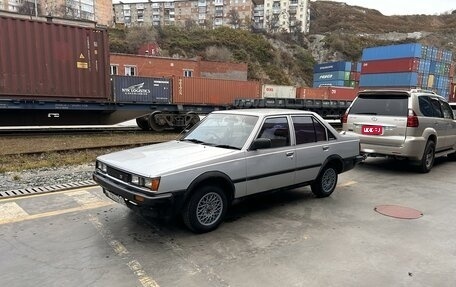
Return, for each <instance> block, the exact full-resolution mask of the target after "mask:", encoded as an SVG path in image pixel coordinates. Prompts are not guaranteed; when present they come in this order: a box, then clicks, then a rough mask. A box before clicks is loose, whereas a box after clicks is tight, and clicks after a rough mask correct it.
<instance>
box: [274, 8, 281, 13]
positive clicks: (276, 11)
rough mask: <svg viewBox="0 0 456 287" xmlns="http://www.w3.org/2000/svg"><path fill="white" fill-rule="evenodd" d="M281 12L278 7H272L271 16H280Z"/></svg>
mask: <svg viewBox="0 0 456 287" xmlns="http://www.w3.org/2000/svg"><path fill="white" fill-rule="evenodd" d="M280 12H282V10H280V7H272V14H280Z"/></svg>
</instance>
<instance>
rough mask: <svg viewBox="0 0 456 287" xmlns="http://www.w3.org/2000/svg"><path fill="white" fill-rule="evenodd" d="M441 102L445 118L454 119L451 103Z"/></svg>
mask: <svg viewBox="0 0 456 287" xmlns="http://www.w3.org/2000/svg"><path fill="white" fill-rule="evenodd" d="M441 104H442V111H443V117H444V118H445V119H451V120H453V119H454V115H453V110H452V109H451V107H450V105H449V104H448V103H446V102H443V101H442V102H441Z"/></svg>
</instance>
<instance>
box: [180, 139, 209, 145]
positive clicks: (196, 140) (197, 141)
mask: <svg viewBox="0 0 456 287" xmlns="http://www.w3.org/2000/svg"><path fill="white" fill-rule="evenodd" d="M181 141H186V142H192V143H197V144H205V142H204V141H201V140H198V139H182V140H181Z"/></svg>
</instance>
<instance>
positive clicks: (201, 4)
mask: <svg viewBox="0 0 456 287" xmlns="http://www.w3.org/2000/svg"><path fill="white" fill-rule="evenodd" d="M206 6H207V3H206V0H198V7H206Z"/></svg>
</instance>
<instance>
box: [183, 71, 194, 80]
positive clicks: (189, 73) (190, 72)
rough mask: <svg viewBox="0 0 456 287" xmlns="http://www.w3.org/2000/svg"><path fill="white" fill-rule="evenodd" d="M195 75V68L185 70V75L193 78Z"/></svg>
mask: <svg viewBox="0 0 456 287" xmlns="http://www.w3.org/2000/svg"><path fill="white" fill-rule="evenodd" d="M192 76H193V70H184V77H187V78H191V77H192Z"/></svg>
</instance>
